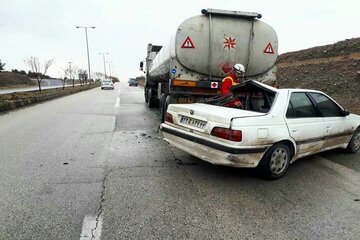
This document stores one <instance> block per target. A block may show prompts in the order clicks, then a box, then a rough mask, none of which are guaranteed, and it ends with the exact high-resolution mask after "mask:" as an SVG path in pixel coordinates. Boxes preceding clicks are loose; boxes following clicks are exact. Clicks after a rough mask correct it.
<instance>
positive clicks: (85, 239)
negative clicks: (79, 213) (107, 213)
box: [80, 215, 102, 240]
mask: <svg viewBox="0 0 360 240" xmlns="http://www.w3.org/2000/svg"><path fill="white" fill-rule="evenodd" d="M101 228H102V215H100V216H99V219H98V224H97V226H96V216H90V215H86V216H85V218H84V221H83V227H82V231H81V235H80V240H100V237H101Z"/></svg>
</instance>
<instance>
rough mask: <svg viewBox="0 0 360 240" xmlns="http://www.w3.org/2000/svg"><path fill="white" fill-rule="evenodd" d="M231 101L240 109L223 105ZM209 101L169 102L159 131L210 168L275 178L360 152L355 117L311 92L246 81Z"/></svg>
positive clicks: (359, 121) (357, 118)
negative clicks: (314, 158) (306, 161)
mask: <svg viewBox="0 0 360 240" xmlns="http://www.w3.org/2000/svg"><path fill="white" fill-rule="evenodd" d="M234 99H236V100H237V101H240V102H241V107H239V108H233V107H228V106H229V105H231V104H230V103H231V102H233V101H234ZM208 103H211V104H204V103H194V104H170V105H169V108H168V110H167V112H166V115H165V122H164V123H163V124H161V127H160V129H161V131H162V134H163V136H164V139H165V140H166V141H168V142H169V143H170V144H172V145H174V146H175V147H177V148H179V149H182V150H184V151H185V152H188V153H189V154H191V155H194V156H196V157H198V158H201V159H202V160H204V161H207V162H210V163H213V164H218V165H227V166H231V167H245V168H255V167H257V168H259V170H261V172H262V173H263V174H264V176H265V177H267V178H270V179H277V178H280V177H282V176H283V175H284V174H285V172H286V170H287V169H288V167H289V165H290V163H292V162H294V161H295V160H297V159H299V158H301V157H304V156H308V155H311V154H315V153H319V152H322V151H326V150H330V149H334V148H344V149H346V150H347V151H348V152H351V153H355V152H357V151H358V150H359V148H360V116H359V115H355V114H350V113H349V112H348V111H346V110H344V109H343V108H342V107H341V106H340V105H339V104H338V103H336V102H335V101H334V100H333V99H332V98H330V97H329V96H328V95H326V94H324V93H322V92H319V91H316V90H306V89H277V88H273V87H271V86H268V85H266V84H263V83H260V82H257V81H254V80H250V81H246V82H245V83H244V84H241V85H238V86H235V87H233V89H232V94H231V95H230V96H228V97H227V98H226V97H218V98H217V99H213V102H210V101H209V102H208ZM214 105H215V106H214Z"/></svg>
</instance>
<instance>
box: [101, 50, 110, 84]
mask: <svg viewBox="0 0 360 240" xmlns="http://www.w3.org/2000/svg"><path fill="white" fill-rule="evenodd" d="M99 54H102V55H103V61H104V78H105V79H106V65H105V54H109V53H105V52H103V53H99Z"/></svg>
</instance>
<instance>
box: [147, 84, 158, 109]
mask: <svg viewBox="0 0 360 240" xmlns="http://www.w3.org/2000/svg"><path fill="white" fill-rule="evenodd" d="M155 101H156V100H155V99H154V90H153V89H151V88H150V89H149V90H148V94H147V104H148V106H149V108H154V107H155V105H156V104H155Z"/></svg>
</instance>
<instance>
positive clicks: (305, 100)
mask: <svg viewBox="0 0 360 240" xmlns="http://www.w3.org/2000/svg"><path fill="white" fill-rule="evenodd" d="M286 117H287V118H308V117H317V114H316V110H315V107H314V105H313V104H312V102H311V100H310V99H309V97H308V96H307V95H306V93H301V92H299V93H292V94H291V97H290V102H289V105H288V109H287V112H286Z"/></svg>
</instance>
